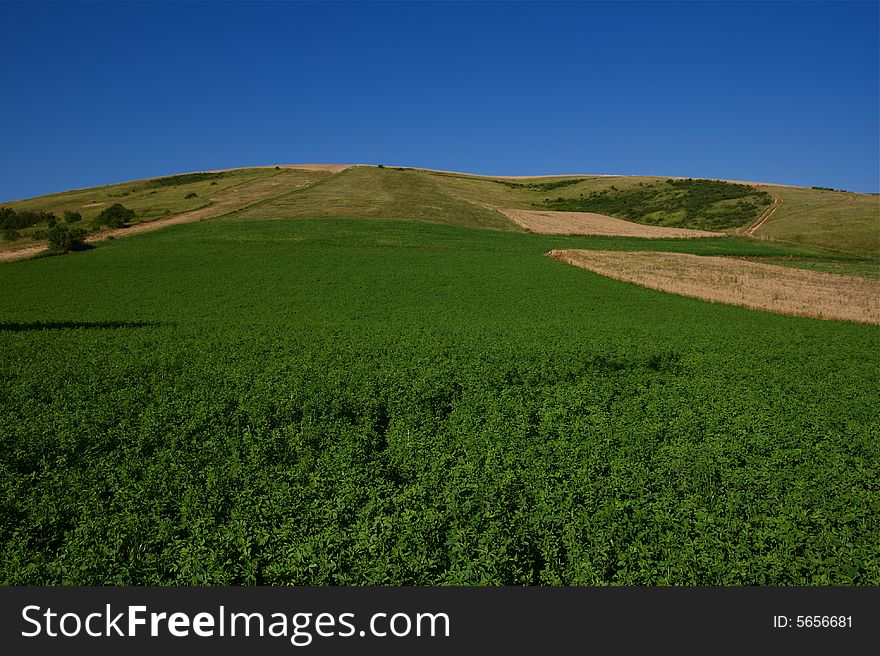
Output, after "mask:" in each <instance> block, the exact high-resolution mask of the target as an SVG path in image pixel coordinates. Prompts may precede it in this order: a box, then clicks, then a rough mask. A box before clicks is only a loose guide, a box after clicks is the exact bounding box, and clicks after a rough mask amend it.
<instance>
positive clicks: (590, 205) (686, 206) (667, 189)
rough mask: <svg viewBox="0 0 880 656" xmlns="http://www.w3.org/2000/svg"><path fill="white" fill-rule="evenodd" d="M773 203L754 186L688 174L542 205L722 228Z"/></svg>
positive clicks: (637, 219)
mask: <svg viewBox="0 0 880 656" xmlns="http://www.w3.org/2000/svg"><path fill="white" fill-rule="evenodd" d="M772 202H773V197H772V196H770V194H768V193H766V192H763V191H759V190H758V189H755V188H754V187H751V186H749V185H743V184H735V183H731V182H721V181H719V180H692V179H687V180H666V181H665V182H663V183H648V184H639V185H638V186H637V187H635V188H629V189H617V188H616V187H611V188H610V189H607V190H603V191H594V192H592V193H590V194H581V195H580V197H577V198H562V197H559V198H556V199H551V200H546V201H545V202H544V204H543V205H542V207H544V208H545V209H553V210H561V211H570V212H596V213H598V214H607V215H609V216H614V217H617V218H620V219H627V220H629V221H635V222H637V223H644V224H648V225H661V226H672V227H679V228H694V229H702V230H721V229H724V228H733V227H737V226H742V225H746V224H747V223H749V222H751V221H752V220H754V219H755V218H757V216H758V215H759V214H760V213H761V212H762V211H763V210H764V209H765V208H766V207H767V206H768V205H770V204H771V203H772Z"/></svg>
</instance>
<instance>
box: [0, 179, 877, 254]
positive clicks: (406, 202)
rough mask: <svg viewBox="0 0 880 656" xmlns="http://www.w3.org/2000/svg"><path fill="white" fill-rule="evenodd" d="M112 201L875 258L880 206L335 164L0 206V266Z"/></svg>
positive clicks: (189, 212) (765, 191)
mask: <svg viewBox="0 0 880 656" xmlns="http://www.w3.org/2000/svg"><path fill="white" fill-rule="evenodd" d="M115 203H119V204H122V205H124V206H125V207H127V208H130V209H131V210H133V211H134V212H135V217H134V219H133V220H132V221H131V223H133V224H141V223H153V222H156V223H155V225H154V226H151V227H161V226H162V225H168V224H173V223H179V222H187V221H198V220H205V219H213V218H219V217H235V218H237V219H279V218H281V219H287V218H290V219H298V218H386V219H399V220H417V221H428V222H432V223H444V224H450V225H463V226H474V227H480V228H488V229H496V230H522V229H523V228H522V227H521V225H519V224H517V222H515V221H512V220H511V219H510V218H509V217H508V216H507V215H506V214H505V210H511V209H514V210H528V211H536V212H543V213H547V212H553V211H560V210H561V211H571V210H574V211H583V212H590V213H598V214H600V215H607V216H610V217H613V218H616V219H622V220H627V221H630V222H633V223H638V224H645V225H651V226H657V227H671V228H680V229H690V230H709V231H717V230H724V231H726V232H727V233H729V234H731V235H743V234H745V233H747V236H748V237H751V238H757V239H770V240H774V241H780V242H789V243H792V244H800V245H803V246H805V247H812V248H818V249H827V250H828V251H829V253H831V252H837V253H842V254H849V255H862V256H877V255H880V196H877V195H871V194H855V193H849V192H839V191H829V190H822V189H807V188H802V187H786V186H780V185H762V184H757V183H756V184H741V183H725V182H723V181H710V180H697V181H695V180H680V179H668V178H660V177H639V176H631V177H622V176H553V177H536V178H503V177H497V178H496V177H485V176H475V175H468V174H461V173H452V172H441V171H429V170H424V169H411V168H401V167H377V166H361V165H358V166H351V167H346V166H341V165H336V166H325V167H321V166H276V167H262V168H250V169H235V170H228V171H214V172H206V173H195V174H183V175H174V176H167V177H164V178H153V179H148V180H139V181H132V182H126V183H121V184H116V185H108V186H104V187H96V188H91V189H82V190H74V191H68V192H61V193H57V194H51V195H48V196H42V197H39V198H34V199H29V200H22V201H14V202H9V203H4V204H2V205H0V208H8V210H11V211H13V212H16V213H19V214H21V213H25V214H27V213H30V214H27V216H29V217H31V219H32V222H31V223H29V224H28V225H27V226H25V227H21V228H18V229H17V230H9V229H7V230H4V232H3V235H4V236H5V239H2V240H0V253H3V255H0V257H4V259H15V258H16V257H22V256H30V255H33V254H34V253H36V252H39V250H40V247H39V246H40V243H41V242H42V241H44V240H45V228H46V227H47V225H46V221H47V214H46V213H52V214H54V215H57V217H58V218H59V219H60V216H61V213H63V212H64V211H68V212H77V213H79V214H80V215H81V216H82V221H81V222H80V223H79V225H80V226H85V227H86V228H87V230H88V231H89V232H90V236H89V239H90V240H91V241H96V240H98V239H100V238H101V237H103V236H106V235H107V234H108V231H107V230H106V229H102V228H101V227H99V226H98V225H97V223H98V222H99V221H100V214H101V212H102V211H103V210H105V209H106V208H107V207H110V206H111V205H113V204H115ZM8 210H7V212H8ZM0 211H3V210H0ZM560 216H562V215H560ZM762 219H765V220H762ZM163 222H164V223H163ZM758 224H759V225H758ZM750 226H751V227H752V229H751V230H749V228H750ZM556 230H557V231H560V228H559V227H558V226H557V228H556ZM575 230H576V229H575ZM561 231H563V232H564V227H563V228H562V229H561ZM109 234H112V235H113V236H116V237H118V236H122V235H124V234H125V232H124V231H122V230H119V229H116V230H115V231H113V232H111V233H109ZM16 251H17V255H16V254H15V252H16Z"/></svg>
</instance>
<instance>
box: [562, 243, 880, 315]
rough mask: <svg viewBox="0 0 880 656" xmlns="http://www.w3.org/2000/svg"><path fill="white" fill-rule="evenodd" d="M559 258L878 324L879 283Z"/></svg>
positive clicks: (744, 268) (761, 306)
mask: <svg viewBox="0 0 880 656" xmlns="http://www.w3.org/2000/svg"><path fill="white" fill-rule="evenodd" d="M547 255H548V256H550V257H553V258H555V259H557V260H560V261H562V262H565V263H567V264H572V265H574V266H577V267H580V268H582V269H588V270H590V271H594V272H595V273H600V274H602V275H605V276H609V277H611V278H616V279H618V280H625V281H627V282H634V283H636V284H639V285H643V286H645V287H650V288H651V289H658V290H660V291H664V292H670V293H673V294H680V295H682V296H691V297H694V298H699V299H703V300H706V301H712V302H715V303H727V304H730V305H741V306H745V307H749V308H753V309H758V310H766V311H769V312H777V313H780V314H791V315H796V316H803V317H813V318H817V319H839V320H843V321H856V322H859V323H874V324H880V281H876V280H870V279H867V278H860V277H856V276H844V275H839V274H834V273H823V272H819V271H808V270H803V269H790V268H786V267H781V266H775V265H772V264H761V263H757V262H749V261H744V260H740V259H734V258H728V257H709V256H700V255H689V254H685V253H662V252H649V251H636V252H633V251H629V252H628V251H588V250H554V251H550V252H549V253H547Z"/></svg>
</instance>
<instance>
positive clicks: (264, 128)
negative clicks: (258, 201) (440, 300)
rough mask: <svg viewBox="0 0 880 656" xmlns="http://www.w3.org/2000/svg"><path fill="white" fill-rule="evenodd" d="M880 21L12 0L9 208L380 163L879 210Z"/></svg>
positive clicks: (827, 8)
mask: <svg viewBox="0 0 880 656" xmlns="http://www.w3.org/2000/svg"><path fill="white" fill-rule="evenodd" d="M878 6H880V5H878V3H876V2H870V3H843V2H833V3H827V4H826V3H813V2H809V3H797V2H786V3H780V4H776V3H768V2H761V3H732V4H721V3H686V4H672V3H647V4H642V3H632V2H621V3H613V4H604V3H564V4H551V3H540V4H531V3H439V4H433V3H386V4H372V3H365V2H360V3H354V4H342V3H339V4H337V3H316V4H305V3H272V4H263V3H256V2H248V3H242V4H239V3H219V4H208V3H193V4H183V3H155V4H153V3H150V4H145V3H144V4H123V3H100V4H80V3H71V2H67V3H59V4H41V3H33V2H31V3H0V25H2V26H3V29H2V35H3V37H2V41H3V55H2V57H0V83H2V87H0V88H2V89H3V96H4V99H3V100H2V102H0V143H2V149H0V200H11V199H17V198H26V197H30V196H35V195H38V194H43V193H49V192H53V191H61V190H65V189H70V188H76V187H85V186H92V185H99V184H107V183H111V182H118V181H123V180H129V179H135V178H141V177H146V176H156V175H165V174H171V173H179V172H185V171H197V170H203V169H210V168H224V167H235V166H248V165H257V164H276V163H297V162H299V163H310V162H332V163H376V164H378V163H382V164H386V165H392V164H393V165H405V166H422V167H430V168H442V169H454V170H460V171H470V172H475V173H488V174H539V173H547V174H550V173H568V172H572V173H620V174H656V175H681V176H692V177H716V178H728V179H744V180H759V181H768V182H782V183H789V184H801V185H819V186H830V187H836V188H837V187H839V188H846V189H851V190H855V191H866V192H877V191H880V180H878V178H880V162H878V160H880V152H878V151H880V128H878V123H880V68H878V66H880V43H878V25H880V13H878Z"/></svg>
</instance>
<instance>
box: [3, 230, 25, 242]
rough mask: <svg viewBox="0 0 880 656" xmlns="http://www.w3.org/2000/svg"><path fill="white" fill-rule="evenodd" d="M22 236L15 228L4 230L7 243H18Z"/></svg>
mask: <svg viewBox="0 0 880 656" xmlns="http://www.w3.org/2000/svg"><path fill="white" fill-rule="evenodd" d="M20 237H21V235H20V234H19V232H18V230H16V229H15V228H3V239H5V240H6V241H16V240H17V239H19V238H20Z"/></svg>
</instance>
